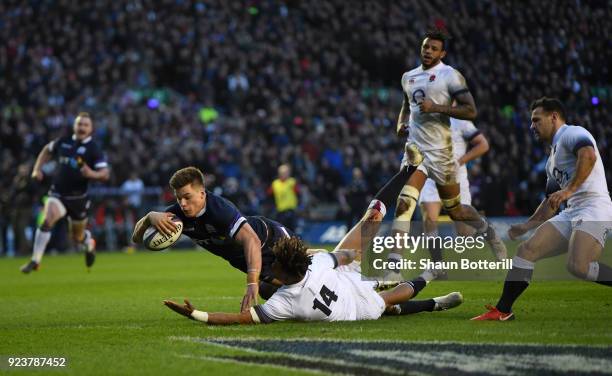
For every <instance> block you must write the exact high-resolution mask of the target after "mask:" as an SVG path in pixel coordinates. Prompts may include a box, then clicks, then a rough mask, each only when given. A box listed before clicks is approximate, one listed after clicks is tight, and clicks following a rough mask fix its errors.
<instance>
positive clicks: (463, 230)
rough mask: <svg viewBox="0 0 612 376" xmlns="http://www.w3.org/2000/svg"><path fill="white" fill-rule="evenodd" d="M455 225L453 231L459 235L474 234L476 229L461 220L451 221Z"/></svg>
mask: <svg viewBox="0 0 612 376" xmlns="http://www.w3.org/2000/svg"><path fill="white" fill-rule="evenodd" d="M453 224H454V226H455V231H456V232H457V235H459V236H474V235H476V229H474V228H473V227H471V226H468V225H466V224H465V223H463V222H453Z"/></svg>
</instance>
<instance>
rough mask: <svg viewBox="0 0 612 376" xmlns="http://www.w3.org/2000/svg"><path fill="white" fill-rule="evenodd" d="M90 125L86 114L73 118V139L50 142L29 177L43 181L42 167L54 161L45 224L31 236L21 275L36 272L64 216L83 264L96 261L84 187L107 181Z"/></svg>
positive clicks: (39, 156)
mask: <svg viewBox="0 0 612 376" xmlns="http://www.w3.org/2000/svg"><path fill="white" fill-rule="evenodd" d="M92 133H93V122H92V118H91V116H90V115H89V114H88V113H87V112H81V113H79V114H78V115H77V117H76V119H74V125H73V134H72V136H66V137H60V138H58V139H56V140H54V141H51V142H50V143H48V144H47V145H45V147H43V149H42V150H41V151H40V153H39V154H38V158H37V159H36V163H35V164H34V168H33V171H32V178H34V179H35V180H38V181H42V179H43V177H44V175H43V172H42V166H43V165H44V164H45V163H47V162H49V161H50V160H51V159H53V158H55V159H57V161H58V167H57V172H56V174H55V177H54V179H53V185H52V186H51V189H50V191H49V198H48V199H47V202H46V203H45V207H44V209H43V210H44V213H43V214H44V218H45V219H44V221H43V223H42V224H41V225H40V227H39V228H38V229H37V230H36V234H35V235H34V247H33V248H34V249H33V253H32V260H31V261H30V262H29V263H28V264H26V265H24V266H22V267H21V271H22V272H23V273H26V274H27V273H30V272H31V271H32V270H38V268H39V266H40V261H41V259H42V256H43V254H44V253H45V248H46V247H47V244H48V243H49V239H50V238H51V229H52V228H53V226H54V225H55V224H56V223H57V221H59V220H60V219H61V218H63V217H64V216H66V215H67V216H68V219H70V224H71V229H72V231H71V233H72V238H73V240H74V241H75V243H76V244H78V246H79V247H80V248H81V249H82V250H84V251H85V265H86V266H87V267H88V268H90V267H91V266H92V265H93V263H94V261H95V259H96V258H95V257H96V254H95V240H94V239H93V238H92V236H91V233H90V232H89V230H86V229H85V228H86V226H87V211H88V209H89V205H90V201H89V197H88V196H87V188H88V186H89V181H90V180H98V181H105V180H108V178H109V168H108V163H107V161H106V158H105V156H104V154H103V153H102V151H101V150H100V148H99V147H98V145H97V144H96V143H95V142H94V141H93V140H92Z"/></svg>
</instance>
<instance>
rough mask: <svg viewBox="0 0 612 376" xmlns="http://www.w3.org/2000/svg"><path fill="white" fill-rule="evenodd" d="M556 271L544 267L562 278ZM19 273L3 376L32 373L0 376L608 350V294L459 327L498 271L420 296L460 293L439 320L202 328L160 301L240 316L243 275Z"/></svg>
mask: <svg viewBox="0 0 612 376" xmlns="http://www.w3.org/2000/svg"><path fill="white" fill-rule="evenodd" d="M607 248H611V247H610V246H608V247H607ZM605 252H606V253H607V254H608V255H609V254H610V252H612V250H610V249H607V250H606V251H605ZM564 260H565V259H564V257H563V256H562V257H561V258H558V259H556V260H553V262H551V263H550V264H549V265H548V266H547V267H555V268H560V269H562V268H563V265H564ZM24 262H25V259H23V258H22V259H0V291H1V294H0V318H1V319H0V357H2V356H3V357H5V358H4V360H3V362H5V364H2V365H0V373H3V372H10V374H13V373H14V374H19V373H20V372H33V371H32V369H27V370H22V371H15V370H10V371H8V368H7V366H6V357H7V356H47V357H49V356H55V357H67V358H68V366H67V367H66V368H65V369H62V370H54V371H53V372H56V373H70V374H75V375H86V374H87V375H93V374H168V373H169V374H195V373H198V374H224V375H245V374H246V372H248V374H249V375H270V374H283V375H286V374H288V373H291V374H312V373H311V372H310V371H307V370H306V369H305V368H307V367H309V366H308V363H307V362H305V363H301V364H302V365H301V366H294V368H285V366H283V365H281V364H274V362H271V364H266V363H265V362H263V363H262V362H261V361H258V362H254V363H258V364H251V362H250V361H247V362H246V363H245V362H241V361H237V360H236V359H239V360H240V359H242V360H244V359H248V357H249V356H251V355H253V354H255V352H253V351H249V350H243V349H237V348H230V347H227V346H219V345H214V344H211V343H209V342H206V341H205V339H208V338H215V339H224V338H231V339H242V340H244V339H252V338H256V339H258V340H260V339H269V340H278V339H287V340H296V339H298V340H300V341H306V342H308V341H309V340H313V341H314V340H318V341H320V340H351V341H396V342H430V341H442V342H446V341H449V342H460V343H480V344H495V343H518V344H522V343H533V344H541V345H546V346H548V345H568V344H573V345H587V346H596V347H597V346H599V347H601V346H603V347H604V349H606V351H608V350H609V349H610V347H611V345H612V324H611V322H612V294H611V293H612V290H610V289H609V288H606V287H603V286H599V285H596V284H593V283H587V282H582V281H578V280H570V279H568V280H566V281H556V282H555V281H541V282H537V281H536V282H534V283H533V284H532V286H531V287H530V288H529V289H528V290H527V291H526V292H525V293H524V294H523V296H522V297H521V299H520V300H519V301H518V303H517V304H516V305H515V313H516V315H517V320H515V321H513V322H506V323H494V322H484V323H483V322H471V321H468V319H469V318H470V317H472V316H474V315H476V314H479V313H482V312H483V310H484V308H483V305H484V304H486V303H495V302H496V301H497V298H498V296H499V294H500V291H501V286H502V282H501V281H502V280H503V274H505V273H504V272H502V274H501V275H500V278H499V280H498V281H496V282H491V281H489V282H487V281H471V282H469V281H467V282H464V281H462V282H452V281H441V282H433V283H431V284H430V285H429V286H428V287H427V288H426V289H425V290H424V291H423V292H422V293H421V295H419V298H426V297H433V296H435V295H440V294H445V293H447V292H450V291H461V292H462V293H463V294H464V297H465V303H464V304H463V305H462V306H460V307H458V308H457V309H454V310H451V311H448V312H435V313H422V314H418V315H413V316H403V317H385V318H383V319H381V320H378V321H370V322H346V323H310V324H309V323H277V324H273V325H268V326H230V327H207V326H204V325H201V324H198V323H196V322H194V321H190V320H186V319H184V318H183V317H180V316H179V315H177V314H175V313H174V312H171V311H170V310H168V309H167V308H166V307H164V306H163V305H162V299H167V298H172V299H175V300H180V299H182V298H184V297H188V298H190V299H191V301H192V302H193V303H194V304H195V305H196V307H198V308H200V309H203V310H207V311H232V312H233V311H237V310H238V309H239V305H240V300H241V298H242V294H243V291H244V279H245V277H244V275H243V274H241V273H240V272H238V271H236V270H234V269H233V268H231V267H230V266H229V265H228V264H226V262H225V261H224V260H222V259H220V258H217V257H215V256H213V255H211V254H209V253H208V252H205V251H170V252H163V253H153V252H145V251H142V252H137V253H135V254H124V253H100V254H99V255H98V260H97V262H96V265H95V266H94V268H93V269H92V271H91V273H87V272H86V270H85V266H84V260H83V256H82V255H68V256H55V257H54V256H47V257H45V258H44V260H43V264H42V268H41V270H40V271H38V272H35V273H32V274H31V275H27V276H25V275H21V273H20V272H19V270H18V268H19V266H20V265H21V264H23V263H24ZM536 268H537V267H536ZM202 339H204V341H203V340H202ZM409 356H410V355H409V354H406V357H409ZM254 359H255V358H254ZM258 359H259V358H258ZM298 364H299V362H298ZM605 364H607V363H605ZM605 364H604V366H605ZM295 367H297V368H295ZM298 368H304V369H303V370H299V369H298ZM327 371H331V372H336V371H337V372H341V371H342V370H341V369H337V370H334V369H327ZM36 372H43V371H40V370H39V371H36ZM46 372H49V370H48V369H47V370H46ZM202 372H204V373H202ZM324 372H325V370H324ZM360 372H361V373H364V372H363V370H361V371H359V370H357V371H355V373H357V374H359V373H360ZM381 372H382V373H381ZM381 372H379V374H385V373H384V371H381ZM389 372H390V373H389V374H393V370H391V371H389ZM607 372H610V369H608V370H607ZM349 373H350V372H349ZM366 373H367V372H366ZM36 374H41V373H36Z"/></svg>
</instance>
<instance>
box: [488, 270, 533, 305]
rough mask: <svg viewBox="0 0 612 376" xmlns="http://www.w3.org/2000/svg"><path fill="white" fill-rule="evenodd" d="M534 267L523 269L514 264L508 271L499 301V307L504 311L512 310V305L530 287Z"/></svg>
mask: <svg viewBox="0 0 612 376" xmlns="http://www.w3.org/2000/svg"><path fill="white" fill-rule="evenodd" d="M532 275H533V269H523V268H519V267H515V266H513V267H512V269H510V270H509V271H508V275H507V276H506V281H505V282H504V290H503V291H502V296H501V298H499V301H498V302H497V305H496V307H497V309H498V310H500V311H501V312H504V313H509V312H512V305H513V304H514V302H515V301H516V299H518V297H519V296H521V294H522V293H523V291H525V290H526V289H527V287H529V281H530V280H531V276H532Z"/></svg>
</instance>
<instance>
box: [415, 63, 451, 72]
mask: <svg viewBox="0 0 612 376" xmlns="http://www.w3.org/2000/svg"><path fill="white" fill-rule="evenodd" d="M444 65H446V64H444V62H442V61H440V62H439V63H438V64H437V65H436V66H435V67H432V68H429V69H423V64H421V65H420V66H419V68H421V72H433V71H437V70H438V69H440V68H442V67H443V66H444Z"/></svg>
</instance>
